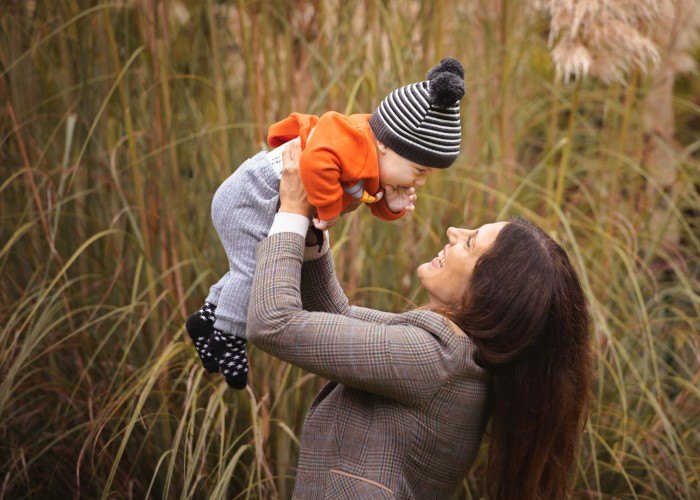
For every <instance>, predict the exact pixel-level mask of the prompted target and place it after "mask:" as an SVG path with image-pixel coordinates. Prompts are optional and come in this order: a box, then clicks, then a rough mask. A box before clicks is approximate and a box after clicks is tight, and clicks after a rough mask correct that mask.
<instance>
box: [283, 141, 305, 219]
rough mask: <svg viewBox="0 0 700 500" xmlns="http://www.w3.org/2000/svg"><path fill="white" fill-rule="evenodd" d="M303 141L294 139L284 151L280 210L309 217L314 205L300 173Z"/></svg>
mask: <svg viewBox="0 0 700 500" xmlns="http://www.w3.org/2000/svg"><path fill="white" fill-rule="evenodd" d="M300 157H301V141H300V140H299V139H294V140H293V141H289V142H288V143H287V147H286V148H285V149H284V152H283V153H282V165H283V169H282V179H281V180H280V209H279V211H280V212H286V213H292V214H299V215H303V216H304V217H309V216H310V215H311V212H312V210H313V207H312V206H311V204H310V203H309V199H308V198H307V196H306V189H304V185H303V184H302V183H301V176H300V175H299V158H300Z"/></svg>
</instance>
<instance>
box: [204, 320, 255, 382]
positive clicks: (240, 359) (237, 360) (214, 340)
mask: <svg viewBox="0 0 700 500" xmlns="http://www.w3.org/2000/svg"><path fill="white" fill-rule="evenodd" d="M245 345H246V340H245V339H242V338H240V337H236V336H234V335H231V334H229V333H226V332H222V331H221V330H217V329H214V333H212V335H211V339H209V345H208V347H207V349H208V351H209V352H210V353H211V354H213V355H214V357H215V358H216V360H217V361H218V363H219V371H220V372H221V373H222V374H223V376H224V378H225V379H226V383H227V384H228V385H229V386H231V387H233V388H234V389H238V390H241V389H245V386H246V384H247V383H248V356H247V354H246V349H245Z"/></svg>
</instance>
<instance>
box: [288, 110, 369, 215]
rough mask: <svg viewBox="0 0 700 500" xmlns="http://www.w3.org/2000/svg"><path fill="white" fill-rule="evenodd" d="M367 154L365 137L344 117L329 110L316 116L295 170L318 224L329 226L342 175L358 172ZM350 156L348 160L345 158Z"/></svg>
mask: <svg viewBox="0 0 700 500" xmlns="http://www.w3.org/2000/svg"><path fill="white" fill-rule="evenodd" d="M367 155H368V144H367V139H366V138H365V136H364V135H363V134H362V133H361V131H360V130H358V128H357V127H356V125H355V124H353V123H351V122H350V120H348V118H347V117H344V116H343V115H340V114H338V113H334V112H329V113H326V114H324V115H323V116H321V118H319V120H318V123H317V124H316V128H314V131H313V136H311V137H310V138H309V140H308V142H307V143H306V149H304V151H303V152H302V154H301V160H300V162H299V173H300V175H301V179H302V182H303V183H304V187H305V188H306V192H307V195H308V197H309V202H310V203H311V204H312V205H313V206H314V207H315V208H316V211H317V218H318V220H319V221H325V224H321V226H320V227H319V226H317V227H319V229H320V228H322V227H324V226H325V227H326V228H327V227H330V226H331V225H332V224H333V223H334V222H335V221H336V220H337V217H339V216H340V212H341V210H342V209H343V188H342V186H341V184H340V183H341V170H342V171H343V175H349V176H352V175H353V174H354V172H353V170H352V169H357V172H356V173H357V174H360V172H361V170H362V169H363V168H364V164H365V162H366V158H367ZM348 159H350V160H351V161H348Z"/></svg>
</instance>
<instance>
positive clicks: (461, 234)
mask: <svg viewBox="0 0 700 500" xmlns="http://www.w3.org/2000/svg"><path fill="white" fill-rule="evenodd" d="M469 233H470V230H469V229H462V228H459V227H448V228H447V238H448V239H449V240H450V243H451V244H453V245H455V244H456V243H457V242H458V241H459V240H460V239H466V238H468V237H469Z"/></svg>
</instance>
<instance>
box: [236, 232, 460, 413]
mask: <svg viewBox="0 0 700 500" xmlns="http://www.w3.org/2000/svg"><path fill="white" fill-rule="evenodd" d="M303 247H304V238H303V237H302V236H300V235H297V234H292V233H278V234H274V235H272V236H269V237H268V238H266V239H264V240H263V241H262V242H260V243H259V244H258V246H257V249H256V250H257V258H256V270H255V275H254V277H253V285H252V289H251V296H250V304H249V308H248V338H249V339H250V340H251V341H252V342H253V343H254V344H255V345H256V346H257V347H258V348H260V349H262V350H263V351H265V352H267V353H269V354H272V355H273V356H276V357H278V358H280V359H283V360H285V361H287V362H289V363H292V364H294V365H296V366H299V367H301V368H304V369H306V370H308V371H310V372H312V373H316V374H318V375H321V376H322V377H325V378H328V379H330V380H333V381H335V382H338V383H341V384H344V385H346V386H348V387H353V388H356V389H360V390H363V391H367V392H371V393H374V394H378V395H381V396H385V397H389V398H392V399H395V400H397V401H399V402H401V403H403V404H406V405H410V406H422V405H425V404H427V403H428V402H429V401H430V400H431V399H432V397H433V396H434V395H435V394H436V392H437V391H438V390H439V388H440V387H441V386H442V385H443V384H444V383H445V382H446V381H447V380H448V378H449V373H450V365H451V364H452V363H454V359H453V358H452V357H451V356H450V355H449V352H448V351H449V348H448V346H447V345H446V344H447V343H448V342H446V341H445V339H441V338H440V336H439V335H435V334H434V333H431V332H428V331H426V330H424V329H422V328H420V327H417V326H414V325H409V324H382V323H371V322H368V321H362V320H360V319H356V318H353V317H348V316H344V315H341V314H333V313H326V312H310V311H304V310H303V309H302V302H301V295H300V291H299V286H300V285H299V284H300V279H301V266H302V253H303Z"/></svg>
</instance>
